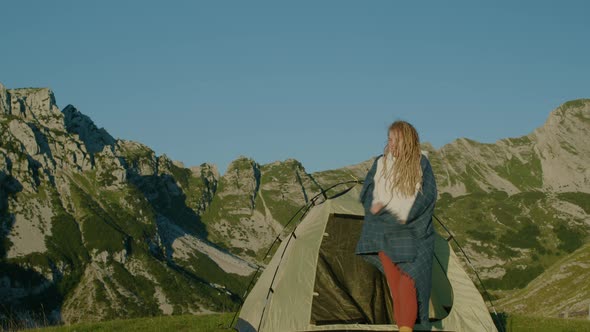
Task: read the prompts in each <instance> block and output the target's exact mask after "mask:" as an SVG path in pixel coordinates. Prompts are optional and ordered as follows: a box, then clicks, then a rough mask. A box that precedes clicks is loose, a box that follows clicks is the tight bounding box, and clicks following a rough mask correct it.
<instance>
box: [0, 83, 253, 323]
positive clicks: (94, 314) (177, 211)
mask: <svg viewBox="0 0 590 332" xmlns="http://www.w3.org/2000/svg"><path fill="white" fill-rule="evenodd" d="M0 128H1V131H0V132H1V135H0V240H1V241H2V242H1V246H0V265H2V267H1V269H0V302H1V304H2V308H4V311H6V312H2V315H3V316H0V319H2V318H6V317H8V316H15V315H16V316H18V317H21V316H27V315H29V316H35V315H39V316H40V315H44V317H45V316H47V317H49V319H50V321H55V322H57V321H64V322H67V323H71V322H77V321H81V320H84V321H90V320H102V319H111V318H116V317H133V316H145V315H157V314H162V313H164V314H172V313H174V314H180V313H198V312H210V311H225V310H235V309H236V308H237V305H238V304H239V296H237V295H235V294H237V293H240V294H241V293H242V292H243V289H244V288H245V287H246V285H247V282H248V281H249V275H251V274H252V273H253V272H254V269H255V266H254V265H252V264H250V263H248V262H246V261H244V260H243V259H241V258H239V257H237V256H235V255H232V254H230V253H228V252H227V251H225V250H223V249H221V248H220V247H219V246H217V245H215V244H214V243H211V242H210V241H208V240H207V239H206V238H207V232H206V228H205V226H204V224H203V223H202V222H201V219H200V216H199V212H201V211H203V210H204V209H205V208H206V207H207V206H208V204H210V202H211V199H212V196H213V194H214V192H215V190H216V185H217V178H218V174H217V171H216V169H215V167H214V166H212V165H208V164H203V165H201V166H199V167H197V168H193V169H187V168H184V167H183V166H182V165H181V164H179V163H177V162H173V161H171V160H170V159H168V158H167V157H166V156H159V157H158V156H156V155H155V153H154V152H153V151H152V150H151V149H149V148H148V147H146V146H144V145H142V144H139V143H135V142H130V141H124V140H117V139H114V138H113V137H111V136H110V135H109V134H108V132H107V131H105V130H104V129H99V128H97V127H96V125H95V124H94V123H93V122H92V120H91V119H90V118H88V117H87V116H85V115H83V114H82V113H80V112H79V111H78V110H77V109H76V108H75V107H73V106H71V105H68V106H67V107H65V108H64V109H63V110H62V111H60V110H59V108H58V107H57V106H56V102H55V98H54V95H53V93H52V92H51V90H49V89H36V88H35V89H13V90H9V89H6V88H5V87H4V86H2V85H0ZM25 318H26V317H24V318H23V319H25ZM30 318H31V319H35V317H30Z"/></svg>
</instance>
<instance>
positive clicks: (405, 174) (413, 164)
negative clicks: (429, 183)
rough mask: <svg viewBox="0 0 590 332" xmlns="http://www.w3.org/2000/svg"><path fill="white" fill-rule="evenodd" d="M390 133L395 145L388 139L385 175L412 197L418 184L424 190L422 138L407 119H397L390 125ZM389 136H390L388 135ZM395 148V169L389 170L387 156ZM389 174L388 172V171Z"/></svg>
mask: <svg viewBox="0 0 590 332" xmlns="http://www.w3.org/2000/svg"><path fill="white" fill-rule="evenodd" d="M387 133H388V135H394V137H395V142H394V145H395V147H391V146H390V144H391V141H389V140H388V143H387V146H385V151H384V158H383V177H384V178H386V179H388V180H389V183H391V184H392V186H391V189H392V191H393V189H394V188H396V189H397V190H398V191H399V192H400V193H401V194H402V195H403V196H406V197H410V196H413V195H414V193H415V192H416V184H417V183H418V184H419V190H422V167H421V166H420V158H421V152H420V138H419V137H418V132H417V131H416V128H414V126H412V125H411V124H409V123H407V122H405V121H395V122H394V123H392V124H391V126H389V130H388V131H387ZM388 138H389V137H388ZM392 148H395V150H396V153H395V155H394V157H395V158H394V162H393V170H392V171H389V172H387V170H388V167H387V157H388V156H389V155H390V154H393V151H392ZM386 172H387V173H389V174H387V173H386Z"/></svg>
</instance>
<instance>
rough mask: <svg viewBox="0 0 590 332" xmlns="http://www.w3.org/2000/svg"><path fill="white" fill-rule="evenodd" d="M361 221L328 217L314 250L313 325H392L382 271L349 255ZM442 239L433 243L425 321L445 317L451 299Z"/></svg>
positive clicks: (360, 217)
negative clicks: (315, 268) (429, 296)
mask: <svg viewBox="0 0 590 332" xmlns="http://www.w3.org/2000/svg"><path fill="white" fill-rule="evenodd" d="M363 221H364V217H363V216H358V215H346V214H331V215H330V216H329V219H328V222H327V224H326V229H325V232H324V235H323V238H322V243H321V245H320V250H319V253H318V264H317V270H316V275H315V284H314V296H313V301H312V308H311V321H310V323H311V324H313V325H332V324H354V323H358V324H394V319H393V315H392V312H393V304H392V301H391V296H390V293H389V288H388V286H387V281H386V280H385V276H384V275H383V274H382V273H381V272H380V271H379V270H378V269H376V268H375V267H374V266H372V265H371V264H369V263H367V262H366V261H365V260H364V259H362V258H361V257H360V256H357V255H355V254H354V251H355V248H356V244H357V242H358V239H359V236H360V233H361V229H362V225H363ZM443 242H444V244H443V243H438V245H437V247H439V248H438V249H439V250H435V251H436V252H437V253H436V254H435V259H434V263H433V271H432V272H433V273H432V274H433V276H432V278H433V280H432V281H433V282H432V294H431V300H430V317H431V319H430V320H431V321H438V320H441V319H443V318H445V317H446V316H447V315H448V314H449V312H450V311H451V308H452V303H453V292H452V288H451V284H450V282H449V280H448V278H447V274H446V272H447V268H448V261H449V254H450V251H449V250H450V248H449V247H448V244H447V243H446V241H444V240H443ZM445 247H446V248H445ZM441 249H442V250H441ZM445 249H446V250H445Z"/></svg>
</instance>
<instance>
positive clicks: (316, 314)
mask: <svg viewBox="0 0 590 332" xmlns="http://www.w3.org/2000/svg"><path fill="white" fill-rule="evenodd" d="M360 189H361V188H360V186H359V185H357V186H355V187H353V188H352V189H351V190H349V191H348V192H346V193H344V194H342V195H340V196H338V197H335V198H332V199H328V200H326V201H325V202H323V203H322V204H319V205H317V206H314V207H313V208H312V209H311V210H310V211H309V212H308V213H307V214H306V215H305V217H304V218H303V220H302V221H301V223H300V224H299V225H298V226H297V228H296V229H295V230H294V231H293V232H292V233H290V234H289V235H288V236H287V237H285V238H284V239H283V241H282V243H281V245H280V246H279V248H278V250H277V251H276V253H275V255H274V256H273V258H272V259H271V261H270V262H269V264H268V266H267V267H266V269H265V270H264V272H263V273H262V274H261V276H260V278H259V279H258V281H257V283H256V285H254V287H253V288H252V290H251V291H250V293H249V294H248V296H247V298H246V300H245V302H244V305H243V307H242V310H241V312H240V316H239V319H238V323H237V325H236V328H237V330H238V331H240V332H250V331H259V332H262V331H270V332H287V331H397V325H395V322H394V320H393V317H392V314H391V312H392V301H391V297H390V295H389V290H388V288H387V283H386V281H385V278H384V277H383V276H382V274H381V273H380V272H379V271H378V270H377V269H376V268H374V267H373V266H372V265H370V264H368V263H367V262H365V261H364V260H363V259H362V258H360V257H358V256H356V255H354V249H355V246H356V242H357V241H358V238H359V234H360V231H361V227H362V223H363V215H364V210H363V207H362V205H361V204H360V202H359V201H358V197H359V192H360ZM436 237H437V238H436V244H435V259H434V263H433V265H434V266H433V273H432V294H431V299H430V322H429V323H427V324H421V325H416V327H415V330H416V331H420V330H425V331H496V327H495V326H494V323H493V321H492V318H491V316H490V314H489V312H488V309H487V307H486V305H485V303H484V301H483V299H482V297H481V295H480V293H479V292H478V290H477V288H476V287H475V286H474V284H473V282H472V281H471V279H469V276H468V275H467V274H466V273H465V271H464V270H463V268H462V267H461V266H460V265H459V262H458V259H457V257H456V255H455V253H454V252H453V250H452V249H451V247H450V245H449V243H448V242H447V241H446V240H445V239H443V238H442V237H441V236H439V235H438V234H437V235H436Z"/></svg>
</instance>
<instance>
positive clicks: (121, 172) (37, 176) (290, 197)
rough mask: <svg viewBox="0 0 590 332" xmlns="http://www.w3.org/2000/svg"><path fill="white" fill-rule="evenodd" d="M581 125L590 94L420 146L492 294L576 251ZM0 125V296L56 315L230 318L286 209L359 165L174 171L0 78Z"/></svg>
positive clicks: (40, 94) (583, 226) (583, 196)
mask: <svg viewBox="0 0 590 332" xmlns="http://www.w3.org/2000/svg"><path fill="white" fill-rule="evenodd" d="M589 124H590V100H577V101H571V102H568V103H565V104H564V105H561V106H560V107H559V108H557V109H556V110H554V111H553V112H551V114H550V115H549V118H548V120H547V122H546V123H545V125H543V126H542V127H541V128H538V129H537V130H535V131H534V132H533V133H531V134H529V135H526V136H523V137H520V138H508V139H503V140H500V141H498V142H496V143H495V144H482V143H478V142H475V141H472V140H469V139H458V140H456V141H454V142H452V143H450V144H447V145H445V146H443V147H442V148H441V149H439V150H436V149H434V148H433V147H432V146H431V145H429V144H428V143H425V144H423V149H424V150H426V151H428V155H429V159H430V160H431V163H432V165H433V168H434V171H435V175H436V178H437V183H438V185H439V194H440V198H439V202H438V204H437V211H436V213H437V215H438V216H440V217H441V219H443V221H445V222H446V223H448V226H450V227H451V229H452V230H453V232H454V234H455V236H456V238H458V239H460V240H461V242H462V244H463V245H464V247H465V249H466V251H467V252H468V254H469V255H470V256H471V257H472V260H473V261H474V264H475V265H476V267H477V268H478V270H480V272H481V274H482V276H483V278H484V281H485V282H486V284H489V285H490V287H488V288H490V289H491V290H492V291H493V292H496V290H497V293H495V295H496V296H503V294H506V293H505V292H507V291H509V290H512V289H518V288H522V287H525V286H526V285H527V284H528V283H529V282H530V281H531V280H532V279H534V278H535V277H536V276H539V275H542V274H543V271H545V270H546V269H548V268H550V267H551V266H552V264H554V263H555V262H557V261H559V260H561V259H563V258H564V257H566V256H567V255H570V253H573V252H574V251H575V250H577V249H578V248H580V247H581V246H582V245H584V243H586V242H588V233H589V229H590V220H589V218H588V214H589V213H590V212H589V211H586V210H585V209H584V208H583V207H582V206H584V202H585V201H587V200H588V199H590V198H589V197H590V196H587V195H590V194H589V193H590V185H589V183H590V173H589V172H588V169H587V167H586V166H585V165H587V164H588V162H589V160H588V159H589V158H590V153H588V152H590V151H588V150H589V149H590V146H589V144H587V143H586V142H585V137H587V136H588V133H589V132H590V125H589ZM0 127H1V129H2V134H1V135H0V240H2V245H1V246H0V265H2V269H1V271H2V272H0V295H1V296H0V298H3V299H4V300H3V301H5V302H3V304H4V303H6V304H9V305H10V306H12V308H14V310H15V311H18V310H21V309H23V308H26V309H27V310H33V311H35V310H37V311H39V308H32V306H34V303H44V308H45V311H46V313H47V314H49V315H50V316H51V317H53V318H52V319H54V320H55V321H65V322H75V321H81V320H101V319H109V318H114V317H133V316H142V315H154V314H162V313H163V314H171V313H175V314H176V313H185V312H209V311H221V310H228V309H229V310H232V309H233V308H235V307H236V306H237V304H238V303H239V296H237V295H236V294H241V293H242V292H243V290H244V289H245V287H246V285H247V282H248V281H249V278H248V277H249V275H250V274H252V273H253V271H254V269H255V267H256V265H258V264H264V260H265V257H264V254H265V253H266V251H267V250H268V247H269V245H270V244H271V243H272V242H273V241H274V239H275V238H276V237H277V236H280V235H281V233H282V232H286V231H288V227H290V226H292V224H290V226H287V228H286V225H287V223H288V222H289V221H290V220H291V218H292V217H293V216H295V217H296V213H297V211H298V210H299V209H300V208H301V207H302V206H303V205H305V204H306V203H308V202H309V201H310V199H311V198H312V197H314V196H316V195H322V193H324V194H326V196H330V195H331V194H333V193H336V192H337V191H339V190H341V188H335V189H333V190H328V188H329V187H330V186H332V185H333V184H336V183H339V182H344V181H350V180H359V179H360V180H362V179H363V178H364V176H365V174H366V172H367V170H368V169H369V168H370V166H371V164H372V162H373V160H367V161H364V162H362V163H360V164H357V165H352V166H347V167H343V168H340V169H337V170H329V171H323V172H315V173H308V172H307V171H306V170H305V168H304V166H303V165H302V164H301V163H300V162H298V161H296V160H292V159H290V160H286V161H281V162H274V163H269V164H265V165H261V164H259V163H257V162H256V161H254V160H252V159H250V158H247V157H240V158H238V159H236V160H235V161H233V162H232V163H231V164H230V165H229V167H228V169H227V171H226V172H225V174H223V175H220V174H219V172H218V171H217V169H216V167H215V166H214V165H210V164H203V165H200V166H197V167H191V168H185V167H184V165H182V163H179V162H176V161H172V160H170V159H169V158H167V157H166V156H165V155H163V156H156V154H155V153H154V151H153V150H151V149H150V148H149V147H147V146H145V145H143V144H141V143H137V142H131V141H125V140H120V139H114V138H113V137H112V136H110V135H109V134H108V132H107V131H106V130H104V129H102V128H101V129H99V128H97V127H96V125H94V123H93V122H92V120H91V119H90V118H88V117H87V116H85V115H83V114H82V113H80V112H79V111H78V110H77V109H76V108H75V107H73V106H71V105H68V106H66V107H65V108H64V109H63V110H62V111H60V110H59V108H58V107H57V106H56V103H55V98H54V96H53V93H52V92H51V91H50V90H49V89H13V90H8V89H5V88H4V87H3V86H1V85H0ZM467 270H468V269H467ZM25 285H27V286H25ZM49 298H52V299H53V300H48V299H49ZM47 308H50V309H49V310H47ZM0 319H2V316H0Z"/></svg>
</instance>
